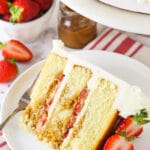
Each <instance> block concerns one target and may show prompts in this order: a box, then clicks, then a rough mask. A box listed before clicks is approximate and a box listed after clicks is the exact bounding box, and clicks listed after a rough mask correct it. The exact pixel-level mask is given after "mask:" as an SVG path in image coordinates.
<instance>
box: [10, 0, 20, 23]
mask: <svg viewBox="0 0 150 150" xmlns="http://www.w3.org/2000/svg"><path fill="white" fill-rule="evenodd" d="M9 12H10V14H11V17H10V20H9V21H10V22H12V23H16V22H20V18H21V14H22V12H23V8H19V7H17V6H13V5H12V4H11V3H10V4H9Z"/></svg>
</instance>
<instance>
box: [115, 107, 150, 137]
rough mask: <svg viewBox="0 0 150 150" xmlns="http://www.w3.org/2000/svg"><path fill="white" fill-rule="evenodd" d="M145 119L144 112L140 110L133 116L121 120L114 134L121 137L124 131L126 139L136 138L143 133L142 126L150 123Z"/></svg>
mask: <svg viewBox="0 0 150 150" xmlns="http://www.w3.org/2000/svg"><path fill="white" fill-rule="evenodd" d="M147 117H148V114H147V112H146V110H145V109H142V110H141V111H140V113H137V114H136V115H135V116H132V117H127V118H126V119H123V121H121V122H120V124H119V125H118V127H117V130H116V132H117V133H118V134H120V135H121V134H122V132H123V131H125V132H126V136H127V137H134V136H135V137H137V136H139V135H140V134H141V133H142V132H143V125H144V124H146V123H148V122H150V121H149V120H146V118H147Z"/></svg>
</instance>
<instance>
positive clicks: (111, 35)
mask: <svg viewBox="0 0 150 150" xmlns="http://www.w3.org/2000/svg"><path fill="white" fill-rule="evenodd" d="M85 49H90V50H94V49H99V50H103V51H111V52H116V53H120V54H123V55H127V56H129V57H132V58H134V59H137V60H139V61H140V62H142V63H144V64H145V65H147V66H150V48H149V47H146V46H144V45H143V44H141V43H139V42H137V41H136V40H134V39H133V38H131V37H129V36H128V35H127V34H125V33H122V32H120V31H118V30H115V29H112V28H107V29H106V30H104V31H103V33H102V34H100V36H98V37H97V38H96V39H95V40H94V41H92V42H91V43H90V44H88V45H87V46H86V47H85Z"/></svg>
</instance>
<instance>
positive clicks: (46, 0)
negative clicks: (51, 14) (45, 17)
mask: <svg viewBox="0 0 150 150" xmlns="http://www.w3.org/2000/svg"><path fill="white" fill-rule="evenodd" d="M35 1H36V2H37V3H39V5H40V8H41V10H42V11H45V10H48V9H49V8H50V7H51V5H52V2H53V0H35Z"/></svg>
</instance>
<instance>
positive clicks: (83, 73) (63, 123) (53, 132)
mask: <svg viewBox="0 0 150 150" xmlns="http://www.w3.org/2000/svg"><path fill="white" fill-rule="evenodd" d="M91 76H92V72H91V71H90V69H88V68H85V67H83V66H79V65H73V68H72V70H71V71H70V73H69V76H68V78H67V81H66V83H65V86H64V89H63V90H62V91H61V94H60V97H59V98H58V99H57V100H56V101H57V104H56V107H55V108H54V109H53V111H52V112H51V114H50V116H49V119H48V122H47V123H46V125H45V127H44V128H43V129H42V132H41V134H39V138H40V139H42V140H44V141H47V142H49V143H51V144H52V145H53V146H54V147H57V148H58V147H59V146H60V144H61V143H62V142H63V139H64V137H65V136H66V134H67V133H68V127H69V126H70V124H71V123H72V122H71V121H70V120H72V119H71V118H72V117H73V113H74V109H75V107H76V105H77V104H78V102H79V100H80V96H81V93H82V92H83V91H84V90H85V89H86V87H87V83H88V80H89V79H90V78H91ZM74 121H75V120H74Z"/></svg>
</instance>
